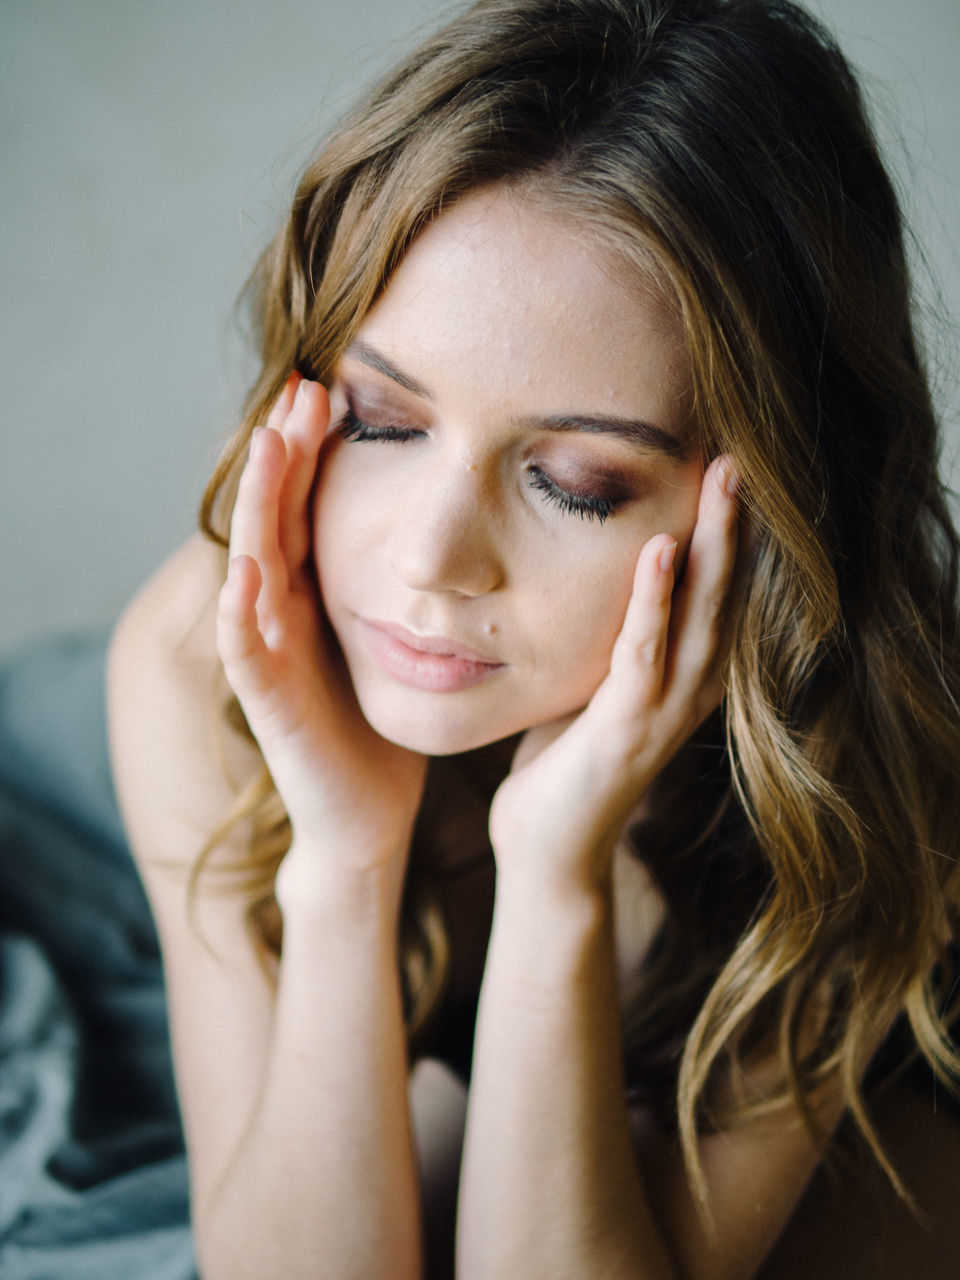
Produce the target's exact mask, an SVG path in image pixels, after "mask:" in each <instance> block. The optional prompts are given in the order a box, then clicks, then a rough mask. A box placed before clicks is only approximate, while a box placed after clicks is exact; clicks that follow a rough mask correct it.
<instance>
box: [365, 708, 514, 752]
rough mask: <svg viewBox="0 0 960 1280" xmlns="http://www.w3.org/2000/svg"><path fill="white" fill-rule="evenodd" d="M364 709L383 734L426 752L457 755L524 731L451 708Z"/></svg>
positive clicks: (393, 741) (408, 748)
mask: <svg viewBox="0 0 960 1280" xmlns="http://www.w3.org/2000/svg"><path fill="white" fill-rule="evenodd" d="M360 705H361V710H362V711H363V714H364V716H365V717H366V719H367V722H368V723H369V725H370V727H371V728H372V729H375V730H376V732H377V733H379V735H380V737H381V738H386V740H387V741H388V742H392V743H394V744H395V745H396V746H398V747H404V748H405V749H406V750H407V751H416V752H418V753H419V754H420V755H425V756H454V755H461V754H462V753H463V752H465V751H475V750H477V748H479V747H487V746H489V745H490V744H491V743H493V742H499V741H501V740H502V739H504V738H509V737H511V736H512V735H514V734H516V733H518V732H520V731H521V729H522V728H523V727H524V726H522V725H517V724H503V725H501V724H487V723H484V722H482V721H479V720H478V719H477V717H476V716H465V715H457V714H455V713H453V711H452V708H443V707H440V708H436V709H430V710H428V711H427V712H425V713H421V714H410V713H409V712H408V713H406V714H402V713H400V712H399V711H398V710H395V709H391V708H384V707H381V706H365V705H364V704H363V701H362V700H361V704H360Z"/></svg>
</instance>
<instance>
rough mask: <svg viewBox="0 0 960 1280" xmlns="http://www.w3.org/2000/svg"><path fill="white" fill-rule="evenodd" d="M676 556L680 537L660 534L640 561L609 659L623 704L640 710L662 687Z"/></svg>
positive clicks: (644, 548) (654, 698) (650, 542)
mask: <svg viewBox="0 0 960 1280" xmlns="http://www.w3.org/2000/svg"><path fill="white" fill-rule="evenodd" d="M676 552H677V540H676V538H673V537H671V536H670V535H669V534H665V533H660V534H657V535H656V536H655V537H653V538H651V539H650V540H649V541H648V542H647V543H646V544H645V545H644V547H643V550H642V551H641V552H640V555H639V558H638V559H637V567H636V569H635V571H634V576H633V592H632V594H631V597H630V603H629V604H628V605H627V612H626V615H625V617H624V620H623V626H622V627H621V628H620V634H619V635H618V636H617V640H616V643H615V644H614V646H613V653H612V655H611V658H610V677H611V684H612V685H614V686H615V687H616V691H615V693H614V696H615V698H616V699H617V702H618V703H619V704H620V705H621V706H624V707H627V706H629V707H631V708H632V709H634V710H639V709H642V708H644V707H646V706H648V705H649V704H650V703H651V702H653V701H654V700H656V699H657V698H658V697H659V696H660V692H661V690H662V688H663V682H664V674H665V669H666V659H667V644H668V638H669V634H670V614H671V608H672V595H673V585H674V560H675V557H676Z"/></svg>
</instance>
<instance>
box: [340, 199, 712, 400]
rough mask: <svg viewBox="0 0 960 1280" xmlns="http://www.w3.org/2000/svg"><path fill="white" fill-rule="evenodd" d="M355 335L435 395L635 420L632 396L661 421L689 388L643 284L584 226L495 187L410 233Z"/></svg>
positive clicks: (660, 303) (668, 315)
mask: <svg viewBox="0 0 960 1280" xmlns="http://www.w3.org/2000/svg"><path fill="white" fill-rule="evenodd" d="M358 336H359V340H360V341H361V342H362V343H364V344H366V346H367V347H369V348H370V349H374V350H376V351H378V352H380V353H382V354H383V355H384V356H385V357H386V358H387V359H388V360H389V361H391V363H393V364H394V365H395V366H396V368H397V369H401V370H402V371H403V373H404V375H405V376H407V377H409V378H410V379H412V380H413V381H414V382H416V383H419V384H422V386H423V387H425V388H430V389H432V390H433V391H434V392H435V393H436V394H438V395H440V396H442V395H443V389H444V388H445V387H448V386H450V387H456V386H459V387H460V388H461V389H462V390H463V391H464V392H467V391H468V390H469V391H472V392H473V393H474V394H481V395H484V396H485V395H491V394H504V395H508V396H509V398H510V399H511V400H513V399H514V398H519V399H520V400H523V399H524V398H525V397H526V398H528V399H530V400H531V401H534V402H536V403H535V404H531V406H530V407H531V408H535V407H540V406H542V404H543V403H544V402H545V401H546V402H555V403H554V407H555V408H557V409H560V408H568V409H570V410H571V411H572V410H573V409H575V408H576V409H580V410H586V409H588V408H589V409H592V410H593V411H600V410H601V409H603V410H605V411H609V412H624V413H626V412H630V413H634V414H635V413H636V412H637V405H636V400H637V398H638V396H639V397H640V398H642V399H644V400H645V401H648V402H651V403H653V404H655V405H656V406H657V407H658V408H659V411H660V413H663V412H664V411H665V410H666V407H667V406H668V405H669V404H672V402H673V401H674V400H676V399H677V397H678V396H685V394H686V391H687V388H688V384H689V374H688V362H687V357H686V346H685V341H684V335H683V328H682V322H681V320H680V317H679V313H678V310H677V308H676V307H675V306H673V305H671V303H670V302H669V301H668V300H667V299H666V298H665V296H664V294H663V292H662V291H661V290H660V289H658V288H657V287H656V286H655V285H654V283H653V281H652V278H651V277H650V276H649V275H646V276H645V275H644V273H642V272H641V271H640V270H639V269H636V268H630V270H629V271H628V270H627V269H626V266H625V263H624V261H623V260H619V261H618V260H617V258H616V257H615V255H614V253H613V252H612V251H611V250H610V249H609V248H607V247H605V246H604V245H603V244H602V243H601V242H599V241H598V239H597V238H595V237H593V236H591V235H590V234H589V232H588V230H587V228H586V227H585V226H583V225H580V224H578V223H576V222H575V221H574V220H573V219H571V218H568V217H564V216H560V215H558V214H556V213H554V212H552V211H550V210H548V209H546V208H545V207H544V206H543V204H542V203H541V202H534V201H530V200H528V199H525V198H522V197H520V196H518V195H516V194H515V193H513V192H512V191H510V190H502V189H499V188H493V189H486V190H483V191H481V192H478V193H476V194H474V195H471V196H467V197H465V198H464V199H463V200H461V201H459V202H458V203H457V204H456V205H454V206H453V207H452V208H450V209H449V210H447V211H445V212H444V213H443V214H441V215H440V217H438V218H437V219H436V220H435V221H434V222H432V223H431V224H430V225H429V226H428V227H427V228H426V229H425V230H424V231H423V232H422V233H421V234H420V236H418V237H417V239H416V240H415V241H414V243H413V244H412V246H411V248H410V250H409V251H408V253H407V255H406V256H405V257H404V259H403V260H402V261H401V263H400V265H399V267H398V268H397V270H396V272H395V273H394V275H393V277H392V278H391V280H390V282H389V284H388V286H387V288H386V289H385V290H384V292H383V294H382V295H381V297H380V299H379V300H378V302H377V303H376V304H375V305H374V307H373V308H372V309H371V311H370V312H369V313H368V315H367V317H366V318H365V320H364V322H363V324H362V325H361V327H360V331H359V335H358ZM581 401H583V403H580V402H581ZM561 402H563V403H562V404H561Z"/></svg>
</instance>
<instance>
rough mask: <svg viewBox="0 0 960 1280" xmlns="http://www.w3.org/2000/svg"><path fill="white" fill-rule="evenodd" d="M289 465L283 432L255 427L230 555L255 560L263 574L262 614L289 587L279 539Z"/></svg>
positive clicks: (232, 528)
mask: <svg viewBox="0 0 960 1280" xmlns="http://www.w3.org/2000/svg"><path fill="white" fill-rule="evenodd" d="M286 465H287V459H286V448H285V446H284V443H283V437H282V436H281V435H280V433H279V432H278V431H276V430H274V429H273V428H272V427H257V428H255V429H254V432H253V435H252V437H251V440H250V454H249V457H248V458H247V465H246V466H245V467H244V469H243V473H242V475H241V476H240V484H239V487H238V489H237V498H236V502H235V503H234V508H233V516H232V518H231V521H230V554H231V556H233V557H237V556H249V557H250V558H251V559H252V560H255V561H256V563H257V566H258V568H259V571H260V575H261V589H260V595H259V597H258V603H259V606H260V610H261V613H262V611H263V609H264V608H272V607H273V606H274V605H275V603H276V601H277V600H278V599H279V598H280V597H281V596H282V594H283V593H284V592H285V591H286V587H287V571H286V565H285V563H284V560H283V556H282V553H281V549H280V540H279V501H280V490H281V487H282V485H283V478H284V474H285V472H286Z"/></svg>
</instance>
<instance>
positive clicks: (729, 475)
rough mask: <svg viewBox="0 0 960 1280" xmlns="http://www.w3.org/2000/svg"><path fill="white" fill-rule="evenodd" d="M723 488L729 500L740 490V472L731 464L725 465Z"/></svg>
mask: <svg viewBox="0 0 960 1280" xmlns="http://www.w3.org/2000/svg"><path fill="white" fill-rule="evenodd" d="M723 487H724V490H725V492H726V493H727V494H728V495H729V496H730V497H731V498H735V497H736V496H737V490H738V489H739V488H740V472H739V471H738V470H737V468H736V467H735V466H734V465H733V463H732V462H728V463H727V470H726V475H725V476H724V477H723Z"/></svg>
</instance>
